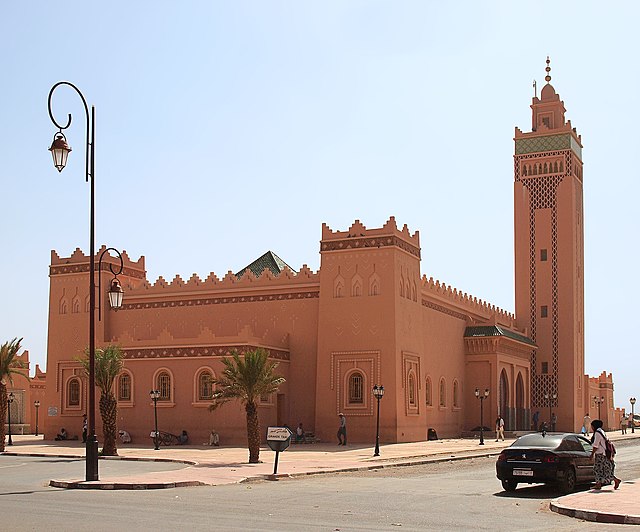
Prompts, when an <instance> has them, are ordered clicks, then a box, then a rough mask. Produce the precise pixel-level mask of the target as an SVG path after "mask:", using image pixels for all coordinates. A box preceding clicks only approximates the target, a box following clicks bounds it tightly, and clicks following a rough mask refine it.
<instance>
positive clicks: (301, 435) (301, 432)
mask: <svg viewBox="0 0 640 532" xmlns="http://www.w3.org/2000/svg"><path fill="white" fill-rule="evenodd" d="M300 442H303V443H304V428H302V423H298V428H297V429H296V443H300Z"/></svg>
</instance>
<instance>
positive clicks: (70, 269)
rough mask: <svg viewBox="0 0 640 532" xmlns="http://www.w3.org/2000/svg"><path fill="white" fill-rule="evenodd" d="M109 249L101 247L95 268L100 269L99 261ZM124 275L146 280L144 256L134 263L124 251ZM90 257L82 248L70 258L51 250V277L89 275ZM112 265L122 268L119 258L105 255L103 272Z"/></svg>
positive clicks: (96, 256)
mask: <svg viewBox="0 0 640 532" xmlns="http://www.w3.org/2000/svg"><path fill="white" fill-rule="evenodd" d="M105 249H107V247H106V246H104V245H103V246H101V247H100V249H99V250H98V251H97V253H96V254H95V268H96V270H97V269H98V261H99V257H100V254H101V253H103V252H104V250H105ZM121 255H122V264H123V270H122V275H126V276H129V277H133V278H135V279H144V278H145V277H146V273H147V272H146V269H145V262H144V256H141V257H140V258H139V259H138V260H137V261H132V260H131V259H130V258H129V255H128V254H127V252H126V251H122V253H121ZM89 259H90V257H89V255H85V254H84V252H83V251H82V250H81V249H80V248H76V249H75V251H74V252H73V253H72V254H71V256H69V257H61V256H60V255H58V253H57V252H56V251H55V250H51V265H50V266H49V274H50V275H64V274H70V273H85V272H86V273H88V272H89V268H90V265H89V262H90V260H89ZM110 264H112V265H114V266H116V267H119V266H120V260H119V259H118V258H117V257H114V256H112V255H110V254H109V253H105V255H104V256H103V257H102V270H103V271H105V270H109V265H110Z"/></svg>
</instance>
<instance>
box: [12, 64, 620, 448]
mask: <svg viewBox="0 0 640 532" xmlns="http://www.w3.org/2000/svg"><path fill="white" fill-rule="evenodd" d="M545 79H546V81H547V83H546V85H544V87H543V88H542V91H541V92H540V96H539V97H538V95H537V94H536V95H534V97H533V99H532V103H531V110H532V124H531V130H530V131H521V130H520V129H518V128H516V130H515V138H514V141H515V152H514V184H513V187H514V227H515V248H514V258H515V314H514V313H510V312H507V311H505V310H502V309H499V308H496V306H495V305H492V304H491V303H490V302H486V301H481V300H478V299H477V298H476V297H473V296H472V295H470V294H466V293H461V292H460V291H458V290H456V289H455V288H453V287H452V286H450V285H447V284H445V283H443V282H440V281H437V280H434V279H432V278H427V277H426V276H423V275H422V274H421V268H420V267H421V248H420V235H419V233H418V231H414V232H412V231H410V230H409V228H407V226H406V225H405V226H400V225H398V223H397V222H396V219H395V218H394V217H393V216H392V217H390V218H389V220H388V221H387V222H386V223H385V224H384V225H383V226H382V227H374V228H368V227H366V226H365V225H364V224H363V223H361V222H360V221H359V220H356V221H355V222H354V223H353V224H352V225H351V226H350V227H348V228H345V229H342V230H334V229H331V228H330V227H329V226H328V225H326V224H323V226H322V235H321V240H320V247H319V251H320V255H321V261H320V268H319V270H318V271H317V272H313V271H311V270H310V269H309V268H308V267H306V266H303V267H302V268H301V269H300V270H298V271H294V270H293V269H292V268H291V267H289V266H288V265H287V264H286V262H285V261H284V260H282V259H281V258H280V257H278V256H277V255H276V254H275V253H273V252H267V253H266V254H264V255H262V256H261V257H259V258H258V259H257V260H256V261H254V262H253V263H252V264H250V265H248V266H247V267H246V268H244V269H243V270H241V271H239V272H237V273H235V274H234V273H231V272H229V273H228V274H227V275H226V276H224V277H223V278H219V277H216V276H215V275H214V274H210V275H209V276H208V277H207V278H206V279H201V278H199V277H198V276H196V275H193V276H192V277H191V278H189V279H186V280H185V279H182V278H180V277H179V276H176V277H175V278H174V279H173V280H171V281H166V280H165V279H163V278H162V277H161V278H159V279H157V280H156V281H155V282H150V281H149V280H147V278H146V269H145V258H144V257H140V258H139V259H137V260H132V259H131V258H129V256H128V255H127V254H126V253H123V261H124V263H123V266H124V268H123V271H122V273H121V274H120V275H119V280H120V283H121V284H122V286H123V288H124V290H125V294H124V304H123V306H122V308H121V309H120V310H119V311H117V312H114V311H112V310H110V308H109V306H108V302H107V301H106V300H107V298H106V297H103V298H102V302H101V309H100V311H101V316H102V319H101V321H99V322H97V324H96V338H97V344H98V345H106V344H109V343H113V344H117V345H119V346H120V347H122V349H123V350H124V352H125V363H124V369H123V371H122V373H121V374H120V375H119V377H118V378H117V382H116V394H117V399H118V426H119V428H122V429H125V430H127V431H128V432H129V433H130V434H131V436H132V438H133V441H134V442H140V441H149V442H150V438H149V434H150V431H152V430H153V428H154V403H153V401H152V400H151V398H150V396H149V391H150V390H159V392H160V396H159V398H158V401H157V414H158V420H159V428H160V430H163V431H167V432H172V433H174V434H178V433H179V432H180V431H182V430H187V431H188V433H189V434H190V435H191V437H192V441H194V442H200V441H202V442H204V441H207V439H208V434H209V432H210V431H211V430H212V429H213V428H215V429H216V430H217V432H218V433H219V434H220V437H221V442H222V443H223V444H225V443H242V442H245V441H246V421H245V416H244V410H243V408H242V406H241V405H240V404H239V403H231V404H229V405H227V406H225V407H224V408H221V409H218V410H216V411H215V412H210V411H209V410H208V406H209V404H210V402H211V396H212V393H213V389H212V386H211V383H210V378H211V377H212V376H217V375H219V373H220V372H221V369H222V363H221V358H222V357H224V356H225V355H228V354H229V353H230V352H231V351H232V350H234V349H236V350H238V351H240V352H243V351H246V350H251V349H255V348H264V349H266V350H267V351H268V352H269V356H270V358H271V359H273V360H276V361H278V362H279V366H278V372H279V373H280V374H281V375H283V376H284V377H285V378H286V383H285V384H283V385H282V386H281V387H280V389H279V391H278V392H277V393H275V394H273V395H270V396H264V397H261V399H260V404H259V416H260V420H261V424H262V427H263V428H266V427H267V426H274V425H278V426H282V425H284V424H288V425H289V426H292V427H294V426H296V425H297V424H298V423H299V422H302V423H303V424H304V427H305V428H306V429H307V430H309V431H313V432H314V433H315V436H316V438H318V439H319V440H321V441H326V442H333V441H336V440H335V438H336V430H337V427H338V414H339V413H341V412H342V413H344V414H345V416H346V419H347V426H348V434H349V441H350V442H372V438H373V437H374V435H375V427H376V399H375V397H374V396H373V394H372V388H373V386H374V385H383V386H384V390H385V394H384V398H383V399H382V400H381V402H380V441H381V442H384V443H393V442H410V441H420V440H425V439H426V438H427V432H428V430H429V429H434V430H435V432H436V433H437V435H438V436H439V437H459V436H461V435H464V434H465V433H469V432H470V431H472V430H473V429H475V428H477V427H478V426H479V425H480V404H481V403H482V402H483V401H484V411H483V412H484V425H486V426H488V427H492V426H493V420H494V419H495V418H496V416H497V415H498V414H500V415H501V416H502V417H503V418H504V420H505V424H506V429H507V430H508V431H514V432H521V431H527V430H530V429H531V426H532V417H533V414H534V413H535V412H539V416H540V420H541V421H542V420H546V421H549V418H550V417H551V414H552V413H553V414H556V415H557V429H558V430H563V431H579V430H580V427H581V425H582V419H583V416H584V415H585V413H587V412H588V413H590V415H591V417H593V418H596V417H599V412H600V417H603V418H604V419H605V425H608V426H616V420H619V416H620V415H621V411H620V410H618V409H615V407H614V404H613V379H612V376H611V375H610V374H606V373H604V372H603V373H602V374H601V375H600V376H599V377H595V378H593V377H589V376H588V375H585V374H584V297H583V285H584V280H583V267H584V229H583V201H582V197H583V194H582V191H583V163H582V140H581V137H580V135H579V134H578V133H577V131H576V129H575V128H574V127H573V126H572V125H571V122H570V121H569V120H566V118H565V107H564V102H563V101H562V100H561V99H560V97H559V95H558V94H557V93H556V91H555V89H554V88H553V86H552V85H551V84H550V81H551V77H550V67H549V61H548V60H547V75H546V78H545ZM102 251H104V248H103V249H101V250H100V251H99V252H98V255H99V254H100V253H101V252H102ZM433 251H434V252H437V250H433ZM97 262H98V261H97V260H96V263H97ZM116 262H119V261H118V260H117V259H116V258H113V257H111V256H110V255H109V254H108V253H107V254H105V255H104V260H103V263H102V269H101V270H100V271H99V272H98V275H99V276H100V278H101V285H102V286H103V287H108V286H109V283H110V281H111V278H112V274H111V272H110V271H109V264H113V265H116ZM49 274H50V297H49V335H48V346H47V371H46V374H45V373H43V372H41V371H40V369H39V368H37V371H36V378H34V379H33V380H32V381H31V382H30V383H26V381H25V382H20V381H16V382H15V383H14V387H15V389H14V392H15V393H16V395H17V396H18V397H17V400H16V401H14V403H13V404H12V408H13V410H12V416H14V417H13V419H18V418H20V421H21V422H22V423H21V425H22V427H23V429H24V430H25V431H32V432H33V428H34V419H35V416H36V412H37V409H35V407H34V406H33V404H34V400H36V399H37V400H38V401H39V404H40V405H41V406H43V407H44V408H43V409H41V412H40V430H41V431H44V434H45V438H46V439H53V437H54V436H55V435H56V433H57V432H58V431H59V429H60V427H62V426H64V427H66V428H67V430H68V431H69V432H70V433H71V434H74V433H75V434H79V433H80V432H81V426H82V415H83V413H85V412H86V411H87V405H88V382H87V379H86V377H85V375H84V373H83V370H82V368H81V366H80V364H79V363H78V362H77V357H78V356H79V355H80V354H81V353H83V351H84V350H85V348H86V346H87V343H88V341H87V328H88V319H89V318H88V316H89V310H90V306H89V292H88V286H89V282H88V275H89V257H88V256H87V255H85V254H84V253H83V252H82V251H80V250H79V249H76V251H75V252H74V253H73V254H71V255H70V256H60V255H59V254H58V253H56V252H55V251H52V253H51V265H50V272H49ZM23 356H25V357H26V361H27V362H28V353H26V354H25V355H23ZM486 394H488V395H486ZM485 395H486V400H485V399H483V401H479V400H478V399H479V397H478V396H480V397H483V398H484V397H485ZM96 424H97V432H98V438H99V440H100V441H102V439H101V437H102V435H101V421H100V418H99V416H97V418H96Z"/></svg>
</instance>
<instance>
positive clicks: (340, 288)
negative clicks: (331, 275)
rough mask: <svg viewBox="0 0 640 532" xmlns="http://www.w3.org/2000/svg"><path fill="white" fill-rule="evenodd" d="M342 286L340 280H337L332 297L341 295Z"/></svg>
mask: <svg viewBox="0 0 640 532" xmlns="http://www.w3.org/2000/svg"><path fill="white" fill-rule="evenodd" d="M342 290H343V286H342V283H341V282H338V283H337V284H336V287H335V292H334V297H342Z"/></svg>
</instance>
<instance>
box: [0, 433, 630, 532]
mask: <svg viewBox="0 0 640 532" xmlns="http://www.w3.org/2000/svg"><path fill="white" fill-rule="evenodd" d="M609 437H610V438H611V439H612V440H613V441H617V440H620V439H630V438H640V431H639V432H637V433H636V434H630V433H629V434H627V435H625V436H623V435H621V434H620V433H619V432H617V433H613V432H612V433H609ZM13 442H14V445H13V446H11V447H6V452H5V453H4V454H5V455H24V456H57V457H84V455H85V449H84V444H83V443H81V442H77V441H65V442H57V441H43V440H42V438H41V437H35V436H31V435H26V436H14V437H13ZM512 442H513V439H511V440H507V441H505V442H495V441H493V439H492V438H490V437H489V438H487V439H485V445H483V446H480V445H479V444H478V440H477V439H445V440H437V441H423V442H416V443H398V444H388V445H383V446H381V448H380V456H379V457H374V456H373V448H372V447H371V446H368V445H367V446H365V445H362V444H354V445H349V446H347V447H338V446H335V445H330V444H327V443H316V444H300V445H291V446H290V447H289V449H287V450H286V451H284V452H283V453H280V458H279V463H278V473H277V475H273V464H274V458H275V453H274V452H273V451H271V450H270V449H269V448H266V447H263V448H262V449H261V450H260V459H261V460H262V463H259V464H249V463H248V462H247V461H248V450H247V449H246V448H243V447H209V446H208V445H199V446H198V445H184V446H172V447H161V448H160V449H159V450H158V451H155V450H154V449H153V447H152V445H148V446H145V447H142V446H139V445H135V444H134V445H131V444H127V445H122V446H121V447H120V448H119V449H118V453H119V455H120V456H118V457H107V458H104V459H105V460H148V461H171V462H178V463H184V465H185V467H184V468H182V469H177V470H174V471H161V472H152V473H143V474H138V475H128V476H122V477H102V478H101V479H100V480H98V481H95V482H85V481H84V480H81V479H58V480H52V481H51V483H50V485H52V486H55V487H61V488H84V489H159V488H173V487H184V486H204V485H206V486H216V485H222V484H233V483H238V482H246V481H251V480H264V479H269V480H277V479H279V478H286V477H296V476H301V475H314V474H321V473H334V472H338V471H357V470H367V469H379V468H384V467H398V466H403V465H416V464H424V463H432V462H444V461H453V460H464V459H469V458H474V457H483V456H492V455H497V454H499V453H500V451H501V450H502V449H503V448H504V447H506V446H508V445H510V444H511V443H512ZM145 443H146V442H145ZM622 477H623V479H624V475H622ZM496 482H497V481H496ZM639 499H640V479H638V480H637V481H634V480H625V481H624V482H623V483H622V484H621V485H620V488H619V489H618V490H617V491H615V492H614V491H613V488H612V487H605V488H603V489H602V490H600V491H595V490H588V491H583V492H578V493H574V494H571V495H567V496H564V497H560V498H558V499H554V500H553V501H552V502H551V510H553V511H555V512H558V513H560V514H563V515H568V516H572V517H576V518H579V519H585V520H589V521H597V522H606V523H629V524H640V507H639V506H638V504H637V501H638V500H639Z"/></svg>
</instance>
